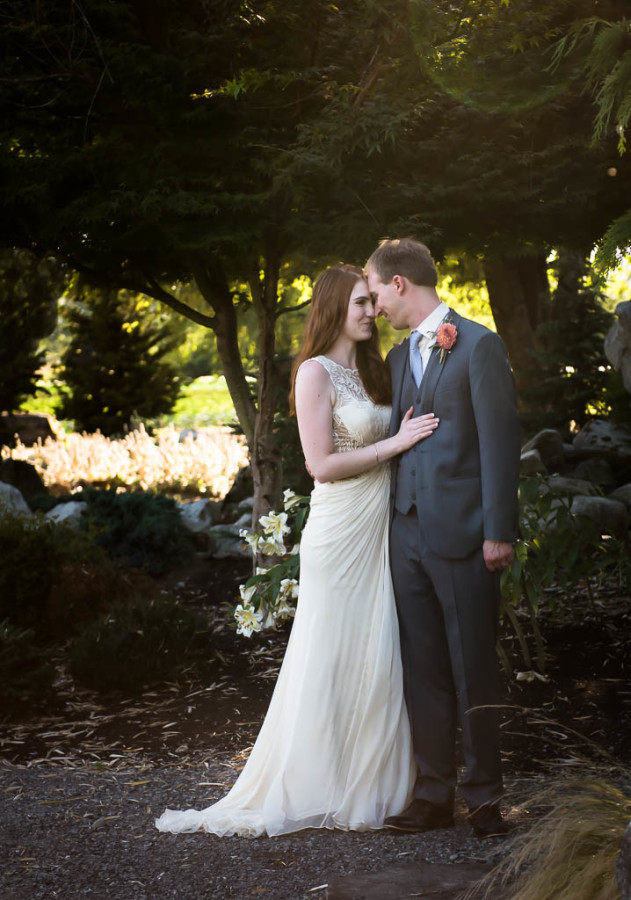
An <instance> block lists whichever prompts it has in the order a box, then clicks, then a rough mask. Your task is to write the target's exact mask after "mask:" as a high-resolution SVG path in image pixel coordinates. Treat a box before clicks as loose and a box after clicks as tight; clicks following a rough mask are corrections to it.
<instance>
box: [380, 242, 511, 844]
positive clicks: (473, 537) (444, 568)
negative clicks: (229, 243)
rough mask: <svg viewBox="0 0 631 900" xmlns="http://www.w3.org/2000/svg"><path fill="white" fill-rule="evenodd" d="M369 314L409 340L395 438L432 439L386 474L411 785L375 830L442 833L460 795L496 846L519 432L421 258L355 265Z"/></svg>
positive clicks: (499, 377)
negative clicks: (502, 627) (499, 641)
mask: <svg viewBox="0 0 631 900" xmlns="http://www.w3.org/2000/svg"><path fill="white" fill-rule="evenodd" d="M366 272H367V278H368V285H369V288H370V291H371V294H372V296H373V297H374V299H375V302H376V306H375V310H376V312H377V314H378V315H383V316H385V317H386V318H387V319H388V320H389V321H390V323H391V324H392V325H393V327H394V328H396V329H408V328H409V329H412V331H411V334H410V338H409V339H407V338H406V340H404V341H403V342H402V343H401V344H399V345H398V346H396V347H394V348H393V349H392V350H391V351H390V353H389V355H388V359H387V362H388V365H389V366H390V373H391V376H392V394H393V404H392V419H391V423H390V433H391V434H395V433H396V432H397V430H398V428H399V423H400V421H401V419H402V417H403V416H404V414H405V412H406V410H408V409H409V408H410V407H411V406H413V407H414V415H415V416H416V415H421V414H422V413H428V412H433V413H434V414H435V415H436V416H438V418H439V419H440V425H439V426H438V428H437V429H436V431H435V432H434V434H433V435H432V436H431V438H430V439H429V440H426V441H421V442H420V443H418V444H416V446H415V447H413V448H412V449H411V450H408V451H407V452H406V453H404V454H402V455H401V456H400V457H398V458H396V459H395V460H394V461H393V478H392V488H391V505H392V523H391V531H390V553H391V565H392V577H393V581H394V589H395V594H396V600H397V611H398V617H399V626H400V633H401V652H402V658H403V671H404V679H405V695H406V702H407V706H408V711H409V715H410V721H411V728H412V739H413V743H414V755H415V759H416V762H417V766H418V776H417V780H416V784H415V787H414V799H413V801H412V803H411V804H410V806H409V807H408V808H407V809H406V810H404V812H402V813H401V814H400V815H398V816H392V817H390V818H389V819H386V822H385V824H386V825H387V826H389V827H391V828H394V829H397V830H400V831H414V832H416V831H429V830H431V829H434V828H444V827H447V826H450V825H453V808H454V793H455V788H456V762H455V741H456V727H457V724H460V727H461V731H462V745H463V751H464V759H465V767H466V768H465V774H464V777H463V779H462V780H461V782H460V784H459V791H460V794H461V795H462V797H463V798H464V800H465V801H466V803H467V805H468V807H469V822H470V824H471V826H472V828H473V830H474V832H475V834H476V835H477V836H478V837H490V836H493V835H499V834H504V833H506V831H507V830H508V829H507V826H506V824H505V822H504V821H503V819H502V816H501V812H500V808H499V799H500V796H501V794H502V776H501V768H500V750H499V716H498V711H497V709H495V708H490V707H492V706H493V705H494V704H497V703H499V701H500V692H499V672H498V665H497V656H496V650H495V643H496V637H497V624H498V606H499V577H500V572H501V571H502V569H504V568H505V567H506V566H508V565H509V564H510V563H511V561H512V558H513V548H512V542H513V541H514V540H515V539H516V537H517V528H518V505H517V483H518V474H519V450H520V432H519V422H518V419H517V408H516V402H515V390H514V384H513V377H512V373H511V370H510V366H509V363H508V358H507V356H506V350H505V348H504V344H503V343H502V341H501V340H500V338H499V337H498V336H497V335H496V334H495V333H494V332H492V331H490V330H489V329H488V328H485V327H484V326H482V325H478V324H477V323H476V322H472V321H471V320H470V319H464V318H462V316H459V315H458V314H457V313H455V312H454V311H453V310H451V309H449V308H448V307H447V305H446V304H445V303H443V302H441V300H440V298H439V297H438V295H437V293H436V282H437V275H436V267H435V265H434V262H433V260H432V257H431V254H430V252H429V250H428V249H427V247H425V245H424V244H420V243H418V242H416V241H413V240H411V239H407V238H404V239H401V240H387V241H382V243H381V244H380V245H379V247H378V248H377V250H375V252H374V253H373V254H372V256H371V257H370V259H369V260H368V262H367V264H366Z"/></svg>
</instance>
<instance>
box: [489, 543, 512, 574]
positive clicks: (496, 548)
mask: <svg viewBox="0 0 631 900" xmlns="http://www.w3.org/2000/svg"><path fill="white" fill-rule="evenodd" d="M482 555H483V556H484V562H485V563H486V567H487V569H488V570H489V572H501V571H502V570H503V569H505V568H506V567H507V566H510V564H511V563H512V561H513V545H512V544H509V543H507V542H506V541H485V542H484V543H483V544H482Z"/></svg>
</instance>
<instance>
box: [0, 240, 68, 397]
mask: <svg viewBox="0 0 631 900" xmlns="http://www.w3.org/2000/svg"><path fill="white" fill-rule="evenodd" d="M64 279H65V275H64V270H63V268H62V266H61V265H60V264H59V263H58V262H57V261H56V260H55V259H53V258H52V257H47V258H44V259H38V258H37V257H36V256H35V255H34V254H33V253H30V252H29V251H28V250H17V249H9V250H3V251H0V322H1V323H2V324H1V325H0V412H2V411H5V412H13V411H14V410H15V409H17V408H18V407H19V405H20V403H21V402H22V401H23V400H25V399H26V397H28V396H29V395H30V394H32V393H34V391H35V384H36V380H37V370H38V369H39V368H40V366H41V365H42V362H43V354H42V353H40V352H39V351H38V346H39V342H40V340H41V338H43V337H45V336H46V335H47V334H50V333H51V332H52V331H53V330H54V328H55V323H56V321H57V298H58V297H59V295H60V294H61V293H62V291H63V284H64Z"/></svg>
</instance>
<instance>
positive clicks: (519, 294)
mask: <svg viewBox="0 0 631 900" xmlns="http://www.w3.org/2000/svg"><path fill="white" fill-rule="evenodd" d="M484 274H485V277H486V286H487V289H488V292H489V302H490V304H491V311H492V313H493V318H494V320H495V325H496V327H497V331H498V333H499V335H500V336H501V338H502V339H503V341H504V343H505V344H506V348H507V350H508V355H509V358H510V361H511V365H512V367H513V370H514V372H515V380H516V382H517V388H518V390H519V388H520V387H521V386H523V385H525V384H527V383H528V381H529V380H530V379H531V378H532V377H533V367H535V366H536V363H535V361H534V358H533V355H532V354H533V351H536V350H537V349H538V339H537V335H536V329H537V327H538V326H539V324H540V323H541V322H543V321H545V319H546V318H547V315H548V306H549V298H550V290H549V285H548V277H547V272H546V260H545V257H544V256H543V255H537V256H534V255H533V256H524V257H519V258H510V257H503V258H499V257H487V258H486V259H485V260H484Z"/></svg>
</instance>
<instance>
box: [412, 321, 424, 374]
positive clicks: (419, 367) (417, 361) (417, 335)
mask: <svg viewBox="0 0 631 900" xmlns="http://www.w3.org/2000/svg"><path fill="white" fill-rule="evenodd" d="M422 337H423V335H422V334H421V332H420V331H413V332H412V333H411V334H410V368H411V369H412V378H413V379H414V384H415V385H416V386H417V387H418V386H419V385H420V383H421V381H422V380H423V357H422V356H421V351H420V350H419V346H418V345H419V341H420V340H421V338H422Z"/></svg>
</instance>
